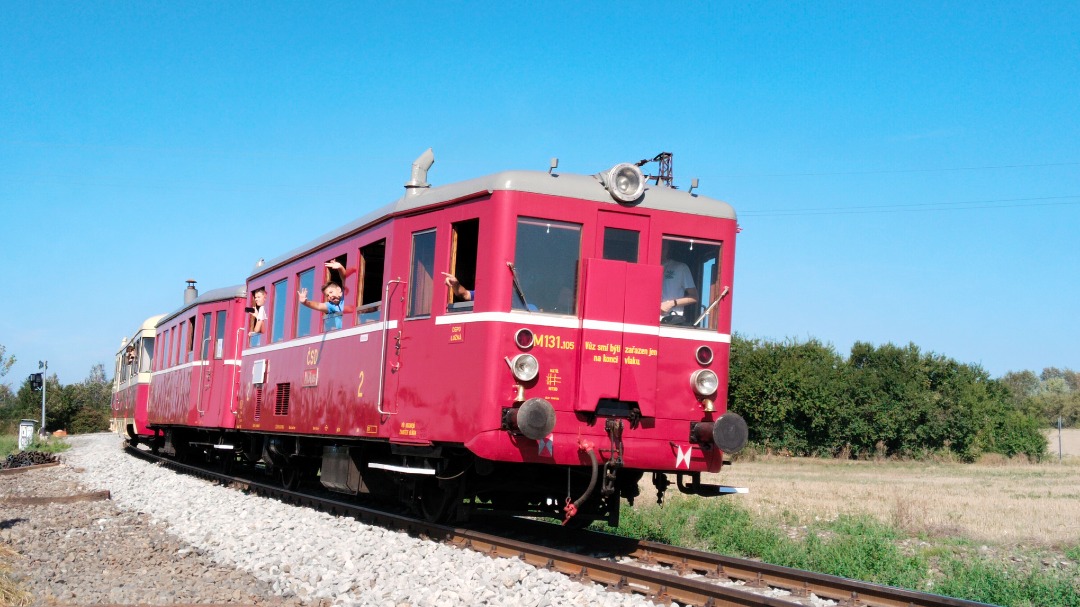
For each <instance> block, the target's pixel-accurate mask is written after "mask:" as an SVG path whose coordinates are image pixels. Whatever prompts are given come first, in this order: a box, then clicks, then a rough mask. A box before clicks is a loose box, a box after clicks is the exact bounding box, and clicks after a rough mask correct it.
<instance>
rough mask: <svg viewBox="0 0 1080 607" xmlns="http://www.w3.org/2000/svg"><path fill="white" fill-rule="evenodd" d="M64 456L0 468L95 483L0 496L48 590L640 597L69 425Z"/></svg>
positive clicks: (58, 482)
mask: <svg viewBox="0 0 1080 607" xmlns="http://www.w3.org/2000/svg"><path fill="white" fill-rule="evenodd" d="M68 440H69V442H70V443H71V444H72V449H71V450H70V451H68V452H66V453H64V454H63V455H62V456H61V460H62V461H63V462H64V465H61V466H54V467H51V468H47V469H42V470H31V471H27V472H25V473H22V474H17V475H12V476H9V477H0V495H2V496H4V497H7V496H37V497H42V496H58V495H72V494H75V493H79V492H85V491H94V490H109V491H110V492H111V496H112V499H111V501H98V502H78V503H70V504H48V505H41V506H25V505H20V506H10V505H4V504H2V503H0V542H2V543H3V545H5V546H7V547H9V548H11V549H13V550H14V551H16V552H17V553H19V555H20V556H19V557H15V559H14V562H13V563H11V565H12V568H13V575H14V577H15V578H16V579H17V581H20V582H21V583H22V584H23V586H24V587H25V588H27V589H28V590H29V591H30V592H31V593H32V594H33V595H34V597H35V605H44V604H47V603H51V602H64V603H76V602H77V603H80V604H90V603H98V604H101V603H114V604H124V603H126V604H136V603H148V604H168V603H191V602H203V603H206V602H213V603H245V604H259V605H302V604H303V605H308V604H324V605H331V604H333V605H379V606H387V607H402V606H405V605H434V606H443V605H446V606H449V605H513V606H518V605H523V606H528V607H546V606H549V605H552V606H553V605H589V606H590V607H594V606H595V607H605V606H611V607H615V606H627V607H629V606H645V605H654V603H652V602H650V601H648V600H647V599H645V598H643V597H640V596H636V595H632V594H621V593H616V592H608V591H606V590H605V589H604V588H603V587H601V586H597V585H594V584H581V583H577V582H574V581H572V580H570V579H569V578H567V577H566V576H564V575H562V574H559V573H555V572H551V571H547V570H542V569H536V568H535V567H533V566H531V565H528V564H526V563H523V562H521V561H519V560H517V559H492V558H490V557H488V556H485V555H482V554H478V553H475V552H471V551H468V550H460V549H457V548H453V547H451V546H447V545H444V544H438V543H435V542H431V541H426V540H421V539H418V538H413V537H410V536H409V535H407V534H404V533H399V532H395V531H387V530H385V529H381V528H378V527H372V526H370V525H366V524H363V523H360V522H357V521H355V520H352V519H348V518H337V517H333V516H330V515H328V514H325V513H321V512H316V511H314V510H310V509H305V508H301V507H296V506H290V505H287V504H283V503H281V502H277V501H275V500H271V499H267V498H262V497H258V496H253V495H246V494H244V493H242V492H240V491H235V490H232V489H228V488H225V487H220V486H217V485H214V484H211V483H209V482H207V481H203V480H201V479H196V478H193V477H188V476H182V475H179V474H176V473H174V472H172V471H169V470H167V469H164V468H162V467H160V466H155V465H153V464H150V463H147V462H145V461H142V460H139V459H137V458H134V457H131V456H129V455H126V454H124V452H123V451H122V449H121V442H120V439H119V438H118V437H116V436H115V435H111V434H95V435H84V436H75V437H70V438H69V439H68Z"/></svg>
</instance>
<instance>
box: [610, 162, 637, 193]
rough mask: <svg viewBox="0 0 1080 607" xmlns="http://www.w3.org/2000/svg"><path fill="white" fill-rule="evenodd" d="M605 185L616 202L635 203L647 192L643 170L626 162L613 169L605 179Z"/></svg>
mask: <svg viewBox="0 0 1080 607" xmlns="http://www.w3.org/2000/svg"><path fill="white" fill-rule="evenodd" d="M604 185H606V186H607V189H608V192H611V196H612V198H614V199H615V200H617V201H619V202H634V201H635V200H637V199H638V198H641V194H642V193H643V192H644V191H645V176H644V175H642V174H641V169H639V168H637V167H636V166H635V165H632V164H630V163H629V162H624V163H622V164H617V165H615V166H613V167H611V170H609V171H608V172H607V175H606V176H605V178H604Z"/></svg>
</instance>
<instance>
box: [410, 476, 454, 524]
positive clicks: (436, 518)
mask: <svg viewBox="0 0 1080 607" xmlns="http://www.w3.org/2000/svg"><path fill="white" fill-rule="evenodd" d="M419 498H420V499H419V500H418V501H419V503H420V514H421V515H422V516H423V517H424V520H426V521H427V522H429V523H445V522H448V521H450V520H452V519H453V518H454V515H455V514H457V510H458V507H459V506H460V505H461V484H460V483H447V486H446V487H440V486H439V481H438V480H436V479H434V478H432V479H428V480H426V481H424V483H423V485H422V486H421V487H420V495H419Z"/></svg>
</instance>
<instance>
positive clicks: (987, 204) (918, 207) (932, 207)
mask: <svg viewBox="0 0 1080 607" xmlns="http://www.w3.org/2000/svg"><path fill="white" fill-rule="evenodd" d="M1070 199H1076V200H1071V201H1069V200H1070ZM1066 201H1069V202H1066ZM1075 204H1080V194H1072V195H1069V196H1040V197H1032V198H1000V199H996V200H965V201H954V202H923V203H911V204H883V205H863V206H855V207H823V208H816V209H813V208H811V209H771V210H761V211H740V212H739V216H740V217H786V216H792V215H855V214H864V213H906V212H918V211H967V210H972V209H1007V208H1016V207H1040V206H1066V205H1075Z"/></svg>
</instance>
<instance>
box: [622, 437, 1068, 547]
mask: <svg viewBox="0 0 1080 607" xmlns="http://www.w3.org/2000/svg"><path fill="white" fill-rule="evenodd" d="M1056 440H1057V434H1056V431H1055V433H1054V441H1055V442H1054V449H1053V453H1054V457H1053V458H1051V459H1049V460H1047V461H1046V462H1043V463H1039V464H1031V463H1027V462H1017V461H1006V460H1004V459H1003V458H999V459H995V458H987V460H985V461H983V462H981V463H978V464H960V463H935V462H874V461H836V460H818V459H804V458H781V457H773V458H762V459H758V460H757V461H749V462H747V461H737V462H736V463H735V464H734V465H732V466H730V467H726V468H725V469H724V470H723V471H722V472H721V473H720V474H719V475H716V476H715V477H714V478H711V479H709V481H708V482H715V483H720V484H725V485H734V486H738V487H747V488H749V490H750V493H749V494H744V495H736V496H732V497H731V498H723V499H736V500H738V501H739V502H740V503H742V504H744V505H746V506H747V507H748V508H750V509H751V510H752V511H753V512H755V513H758V514H762V515H771V516H779V517H783V520H785V521H787V522H788V523H789V524H791V525H805V524H807V523H809V522H813V521H815V520H831V519H834V518H836V517H837V516H838V515H841V514H869V515H872V516H874V517H876V518H878V519H879V520H882V521H883V522H886V523H888V524H891V525H895V526H896V527H899V528H901V529H903V530H905V531H908V532H909V533H912V534H913V535H916V536H918V535H922V534H925V535H928V536H936V537H949V538H965V539H967V540H970V541H973V542H986V543H993V544H998V545H1004V546H1009V545H1012V546H1032V547H1035V546H1042V547H1054V548H1060V549H1064V548H1068V547H1070V546H1077V545H1080V431H1073V432H1071V433H1070V435H1069V437H1068V439H1066V438H1065V437H1064V436H1063V441H1062V442H1063V445H1064V444H1066V443H1067V444H1068V445H1069V447H1067V449H1068V450H1066V451H1065V452H1066V453H1069V454H1070V455H1066V456H1065V457H1064V458H1063V460H1062V461H1061V462H1060V463H1059V462H1058V459H1057V443H1056ZM1071 454H1075V455H1071ZM642 497H643V498H644V499H645V500H648V499H649V497H647V496H644V495H643V496H642ZM645 503H649V502H645Z"/></svg>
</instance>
